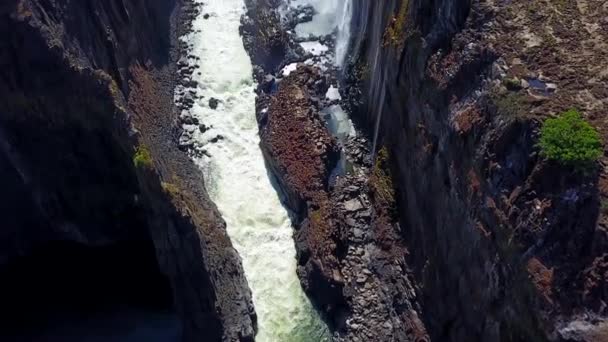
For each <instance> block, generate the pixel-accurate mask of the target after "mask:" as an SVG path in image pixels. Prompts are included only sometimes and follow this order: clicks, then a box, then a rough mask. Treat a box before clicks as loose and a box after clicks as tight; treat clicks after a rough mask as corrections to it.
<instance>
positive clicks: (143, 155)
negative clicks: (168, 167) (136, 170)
mask: <svg viewBox="0 0 608 342" xmlns="http://www.w3.org/2000/svg"><path fill="white" fill-rule="evenodd" d="M133 164H135V167H147V168H152V166H153V162H152V155H151V154H150V150H148V148H147V147H145V146H138V147H137V149H136V150H135V155H134V156H133Z"/></svg>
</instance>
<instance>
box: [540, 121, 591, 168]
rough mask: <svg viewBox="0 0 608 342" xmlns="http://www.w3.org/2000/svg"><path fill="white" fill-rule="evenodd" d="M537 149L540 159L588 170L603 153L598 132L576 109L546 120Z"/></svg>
mask: <svg viewBox="0 0 608 342" xmlns="http://www.w3.org/2000/svg"><path fill="white" fill-rule="evenodd" d="M539 146H540V149H541V153H542V155H543V156H545V157H547V158H548V159H550V160H554V161H557V162H559V163H560V164H562V165H566V166H572V167H574V168H576V169H579V170H580V169H588V168H590V167H592V166H593V163H594V162H596V161H597V160H598V159H599V158H600V157H601V155H602V153H603V148H602V141H601V139H600V135H599V133H598V132H597V130H596V129H595V128H594V127H593V126H591V125H590V124H589V123H588V122H586V121H585V120H584V119H583V118H582V117H581V114H580V113H579V112H578V110H576V109H570V110H568V111H566V112H564V113H562V114H561V115H560V116H559V117H557V118H554V119H547V120H546V121H545V123H544V124H543V127H542V130H541V135H540V142H539Z"/></svg>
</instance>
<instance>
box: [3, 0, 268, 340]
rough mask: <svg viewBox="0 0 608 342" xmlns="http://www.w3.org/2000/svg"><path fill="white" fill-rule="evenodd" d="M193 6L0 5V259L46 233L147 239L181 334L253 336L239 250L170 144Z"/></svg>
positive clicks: (158, 1)
mask: <svg viewBox="0 0 608 342" xmlns="http://www.w3.org/2000/svg"><path fill="white" fill-rule="evenodd" d="M197 14H198V9H196V8H195V7H193V6H192V5H191V4H190V3H189V2H185V3H184V2H182V1H173V0H152V1H140V0H126V1H88V0H86V1H75V0H51V1H35V0H9V1H4V2H3V3H2V4H1V5H0V34H1V35H2V37H3V39H2V41H0V66H2V68H1V69H0V79H1V81H0V110H1V111H2V115H1V116H0V165H1V166H0V182H1V187H2V189H3V195H2V198H0V214H1V215H2V216H3V217H4V218H5V222H4V224H3V228H2V229H0V267H2V265H7V264H10V263H12V262H14V261H15V260H19V258H21V257H23V256H27V255H29V254H31V253H35V252H36V251H37V250H38V249H39V248H41V247H42V246H46V245H48V244H53V243H54V242H55V241H70V242H75V243H77V244H79V245H81V246H83V247H87V246H90V247H93V246H112V245H113V244H117V243H120V242H121V241H129V240H138V241H145V240H148V241H150V240H151V241H152V243H153V244H154V247H155V250H156V258H157V260H158V264H159V266H160V269H161V270H162V272H163V274H165V275H166V276H167V277H168V279H169V281H170V284H171V287H172V289H173V300H174V303H175V308H176V311H177V313H178V315H179V316H180V318H181V322H182V330H183V333H184V340H185V341H200V340H206V341H221V340H225V341H235V340H240V341H252V340H253V336H254V329H255V322H256V319H255V313H254V310H253V305H252V301H251V294H250V291H249V289H248V285H247V282H246V280H245V278H244V275H243V270H242V266H241V261H240V258H239V256H238V254H237V253H236V251H235V250H234V248H233V247H232V245H231V242H230V240H229V238H228V236H227V234H226V231H225V223H224V222H223V220H222V218H221V217H220V215H219V213H218V211H217V209H216V207H215V205H214V204H213V203H211V201H210V200H209V199H208V197H207V195H206V191H205V189H204V185H203V184H204V182H203V178H202V175H201V174H200V172H199V171H198V170H197V168H196V167H195V166H194V165H193V164H192V163H191V162H190V160H189V159H188V157H187V156H186V155H185V154H184V153H182V152H181V151H179V150H178V148H177V137H178V136H179V132H178V130H179V129H178V128H177V127H178V125H177V124H176V120H177V118H176V115H175V114H176V111H175V109H174V105H173V89H174V86H175V84H176V81H177V80H176V77H177V75H178V73H177V60H178V59H179V53H180V51H179V50H180V49H179V46H178V44H177V37H178V36H179V35H181V34H182V33H183V31H184V30H187V29H188V23H189V20H190V19H191V18H192V16H193V15H197ZM134 252H135V251H134ZM75 262H77V261H75ZM3 281H4V280H3ZM92 295H94V294H92Z"/></svg>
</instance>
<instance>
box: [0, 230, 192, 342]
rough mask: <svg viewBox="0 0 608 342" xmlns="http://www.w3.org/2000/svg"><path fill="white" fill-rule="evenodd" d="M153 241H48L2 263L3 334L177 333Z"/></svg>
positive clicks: (150, 336)
mask: <svg viewBox="0 0 608 342" xmlns="http://www.w3.org/2000/svg"><path fill="white" fill-rule="evenodd" d="M172 302H173V300H172V292H171V288H170V285H169V281H168V279H167V278H166V277H165V276H164V275H163V274H162V273H161V272H160V270H159V268H158V265H157V262H156V255H155V252H154V248H153V245H152V243H151V241H150V240H147V241H128V242H121V243H119V244H114V245H111V246H107V247H87V246H84V245H81V244H77V243H73V242H53V243H50V244H48V245H46V246H44V247H42V248H38V249H37V250H35V251H34V252H33V253H31V254H29V255H28V256H25V257H21V258H19V259H15V260H14V261H13V262H11V263H10V264H7V265H3V266H0V303H1V305H0V340H2V341H177V340H178V339H179V336H180V334H179V324H178V320H177V318H176V316H175V314H174V310H173V303H172Z"/></svg>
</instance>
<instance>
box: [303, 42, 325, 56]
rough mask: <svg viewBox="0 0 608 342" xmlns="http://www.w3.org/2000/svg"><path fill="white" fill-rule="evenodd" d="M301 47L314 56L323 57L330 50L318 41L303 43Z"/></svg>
mask: <svg viewBox="0 0 608 342" xmlns="http://www.w3.org/2000/svg"><path fill="white" fill-rule="evenodd" d="M300 46H301V47H302V48H303V49H304V51H306V52H309V53H311V54H312V55H313V56H321V55H322V54H324V53H325V52H327V51H328V50H329V48H328V47H327V46H325V45H323V44H321V43H319V42H317V41H312V42H302V43H300Z"/></svg>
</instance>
